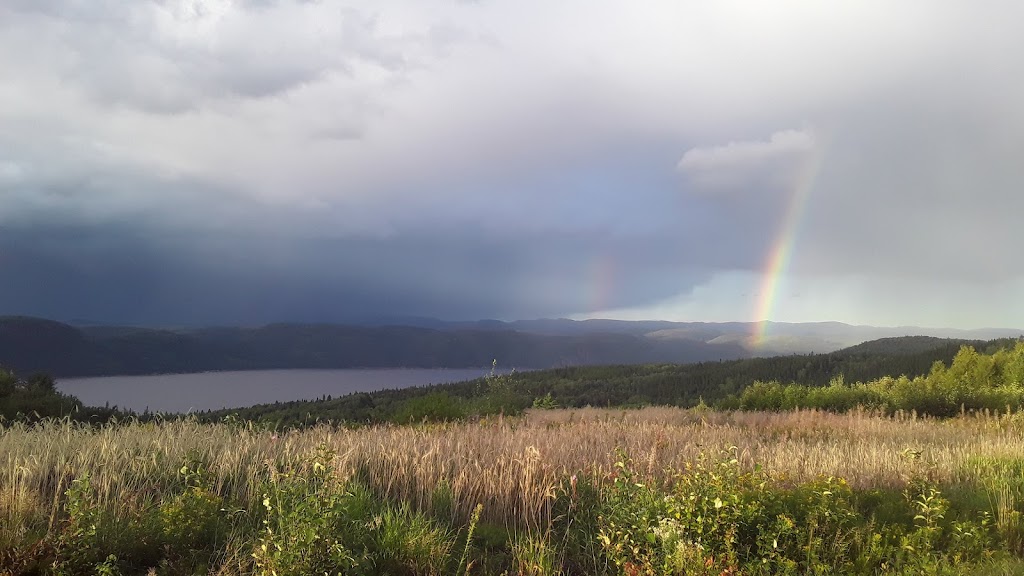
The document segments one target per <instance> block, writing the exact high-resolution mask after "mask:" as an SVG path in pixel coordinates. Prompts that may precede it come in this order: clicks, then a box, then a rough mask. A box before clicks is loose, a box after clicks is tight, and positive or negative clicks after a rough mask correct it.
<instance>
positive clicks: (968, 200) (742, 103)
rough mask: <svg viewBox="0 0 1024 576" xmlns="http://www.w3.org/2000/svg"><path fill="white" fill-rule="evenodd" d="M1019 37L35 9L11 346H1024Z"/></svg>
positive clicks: (5, 237)
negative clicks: (336, 327)
mask: <svg viewBox="0 0 1024 576" xmlns="http://www.w3.org/2000/svg"><path fill="white" fill-rule="evenodd" d="M1020 22H1024V4H1022V3H1020V2H1017V1H999V0H993V1H991V2H985V3H977V2H970V1H966V0H965V1H952V0H928V1H924V0H920V1H913V0H908V1H905V2H890V1H884V0H857V1H849V2H816V1H809V0H808V1H801V2H798V1H753V0H751V1H729V0H722V1H715V2H707V1H684V0H671V1H664V2H658V1H650V2H612V1H603V0H564V1H559V2H546V1H545V2H540V1H531V0H507V1H491V0H479V1H476V2H472V1H454V0H451V1H440V0H375V1H373V2H361V3H342V2H334V1H331V0H322V1H297V0H293V1H286V0H279V1H275V0H234V1H228V0H152V1H143V0H118V1H115V0H6V1H5V2H3V3H0V314H33V315H40V316H46V317H51V318H56V319H72V318H82V319H93V320H102V321H113V322H135V323H181V324H186V323H187V324H207V323H245V324H251V323H261V322H268V321H278V320H290V321H317V320H323V321H339V320H346V319H353V318H365V317H379V316H397V315H421V316H433V317H441V318H448V319H471V318H503V319H514V318H534V317H540V316H572V317H597V316H602V317H619V318H664V319H671V320H711V321H714V320H754V319H761V318H764V317H768V318H770V319H772V320H781V321H810V320H839V321H845V322H850V323H860V324H876V325H902V324H916V325H927V326H950V327H963V328H972V327H981V326H1002V327H1024V258H1022V257H1021V248H1020V245H1021V233H1020V231H1019V223H1020V221H1021V217H1022V215H1024V194H1022V190H1021V186H1022V183H1024V161H1022V153H1024V106H1021V105H1020V103H1021V102H1024V59H1022V58H1020V54H1021V53H1022V50H1024V46H1022V44H1024V41H1022V40H1021V39H1020V34H1019V23H1020ZM780 249H781V250H782V252H783V253H784V254H783V255H784V257H783V258H782V259H781V260H776V259H775V258H774V256H775V255H776V254H777V253H778V251H779V250H780ZM775 262H778V265H776V264H773V263H775ZM769 296H773V297H772V298H771V301H770V302H767V301H766V300H768V299H769Z"/></svg>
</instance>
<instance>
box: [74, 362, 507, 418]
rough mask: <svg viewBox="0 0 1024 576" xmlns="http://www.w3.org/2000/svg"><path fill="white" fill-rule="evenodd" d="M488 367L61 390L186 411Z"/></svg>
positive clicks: (442, 377) (93, 383)
mask: <svg viewBox="0 0 1024 576" xmlns="http://www.w3.org/2000/svg"><path fill="white" fill-rule="evenodd" d="M490 370H491V369H490V367H487V368H459V369H454V368H453V369H419V368H408V369H406V368H396V369H390V368H388V369H372V370H359V369H346V370H252V371H248V370H247V371H239V372H201V373H198V374H159V375H154V376H103V377H98V378H65V379H61V380H59V381H58V382H57V388H58V389H59V390H61V391H62V392H66V393H68V394H73V395H75V396H77V397H78V398H79V399H80V400H81V401H82V402H84V403H85V404H86V405H90V406H103V405H104V404H108V403H109V404H110V405H111V406H114V405H117V406H118V407H120V408H128V409H131V410H135V411H137V412H141V411H143V410H146V409H147V408H148V409H149V410H150V411H151V412H188V411H190V410H191V411H195V410H217V409H220V408H241V407H243V406H251V405H253V404H266V403H270V402H277V401H281V402H285V401H289V400H313V399H316V398H319V397H321V396H324V395H330V396H334V397H338V396H344V395H345V394H350V393H352V392H373V391H375V390H383V389H385V388H409V387H411V386H423V385H425V384H441V383H444V382H459V381H462V380H472V379H474V378H479V377H481V376H485V375H487V374H489V373H490Z"/></svg>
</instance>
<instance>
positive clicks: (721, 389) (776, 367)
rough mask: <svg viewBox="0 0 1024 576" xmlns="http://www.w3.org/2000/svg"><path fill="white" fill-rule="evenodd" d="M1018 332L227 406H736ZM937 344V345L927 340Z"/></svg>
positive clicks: (305, 418)
mask: <svg viewBox="0 0 1024 576" xmlns="http://www.w3.org/2000/svg"><path fill="white" fill-rule="evenodd" d="M1013 344H1014V341H1013V340H1009V339H1006V340H993V341H989V342H976V341H965V340H944V339H930V340H926V339H920V338H917V337H907V338H886V339H883V340H879V341H875V342H869V343H865V344H864V345H860V346H855V347H853V348H849V349H844V350H840V351H838V352H832V353H830V354H814V355H793V356H777V357H773V358H748V359H741V360H733V361H725V362H702V363H696V364H689V365H674V364H648V365H632V366H578V367H565V368H556V369H551V370H540V371H534V372H527V373H519V374H514V375H511V376H506V377H502V378H499V379H497V380H495V381H487V380H477V381H472V382H462V383H456V384H443V385H437V386H430V387H422V388H409V389H403V390H384V391H380V392H375V393H372V394H366V393H360V394H352V395H349V396H345V397H342V398H336V399H332V400H322V401H313V402H282V403H278V404H271V405H264V406H253V407H250V408H243V409H239V410H226V411H221V412H215V413H210V414H208V415H206V417H207V418H209V419H211V420H216V419H219V418H221V417H223V416H224V415H227V414H234V415H236V416H237V417H240V418H243V419H252V420H260V421H265V422H272V423H276V424H280V425H295V424H302V423H308V422H313V421H316V420H317V419H321V420H333V421H358V422H374V421H381V420H393V421H399V422H402V421H407V420H408V419H409V418H413V419H416V418H421V417H426V418H441V419H445V418H458V417H463V416H467V415H471V414H472V413H479V412H487V411H494V410H499V409H500V410H503V411H505V412H506V413H508V412H513V411H515V410H518V409H522V408H525V407H528V406H531V405H533V403H534V402H537V401H540V402H541V403H547V404H550V405H557V406H563V407H582V406H637V405H646V404H654V405H674V406H694V405H696V404H697V403H698V402H700V401H701V400H704V401H705V402H708V403H710V404H718V405H720V406H723V407H728V402H729V400H730V398H735V397H736V395H737V394H739V393H741V392H742V391H743V390H744V389H746V388H747V387H749V386H750V385H751V384H753V383H754V382H755V381H764V382H767V381H779V382H786V383H790V382H795V383H800V384H807V385H812V386H824V385H827V384H828V383H829V382H830V381H831V380H832V379H834V378H838V377H842V378H843V379H844V380H845V381H847V382H854V381H869V380H875V379H878V378H881V377H884V376H900V375H906V376H908V377H915V376H921V375H925V374H928V372H929V371H930V370H931V368H932V365H933V364H934V363H936V362H942V363H944V364H947V365H948V364H949V363H950V362H951V361H952V360H953V357H954V356H956V354H957V352H958V351H959V350H960V349H961V347H962V346H964V345H973V346H976V347H977V348H978V350H979V351H982V352H991V351H994V350H997V349H1000V348H1007V347H1012V346H1013ZM929 346H931V347H930V348H929ZM495 382H497V383H498V385H497V386H495Z"/></svg>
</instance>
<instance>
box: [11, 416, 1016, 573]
mask: <svg viewBox="0 0 1024 576" xmlns="http://www.w3.org/2000/svg"><path fill="white" fill-rule="evenodd" d="M0 454H4V455H5V461H4V462H3V464H2V466H3V469H2V470H0V571H3V572H5V573H9V574H45V573H57V574H143V573H152V574H197V573H203V574H205V573H216V574H278V575H287V574H296V575H298V574H715V575H720V574H722V573H725V574H825V573H829V574H832V573H849V574H920V573H949V574H958V573H966V572H967V571H973V572H978V571H982V572H983V571H989V573H1014V572H1015V571H1017V570H1018V569H1020V568H1022V567H1024V564H1022V563H1021V561H1020V558H1021V554H1022V553H1024V524H1022V522H1021V517H1020V515H1021V511H1022V509H1024V419H1022V418H1021V417H1020V416H1019V415H1017V414H1001V415H995V414H988V415H985V414H975V415H965V416H962V417H956V418H953V419H946V420H938V419H933V418H923V417H916V416H911V415H896V416H885V415H879V414H872V413H868V412H864V411H851V412H849V413H846V414H833V413H828V412H823V411H816V410H811V411H808V410H799V411H791V412H787V413H766V412H717V411H711V410H705V409H689V410H685V409H678V408H647V409H641V410H601V409H578V410H576V409H573V410H564V409H561V410H529V411H527V412H526V413H525V414H524V415H523V416H520V417H515V418H506V417H501V416H499V417H494V418H485V419H481V420H480V421H476V422H466V421H464V422H454V423H435V424H419V425H392V424H383V425H378V426H364V427H359V428H353V429H346V428H339V427H333V426H327V425H320V426H315V427H310V428H306V429H302V430H299V429H295V430H289V431H275V430H271V429H264V428H261V427H258V426H254V425H252V424H251V423H241V422H230V421H229V422H226V423H220V424H213V425H211V424H203V423H200V422H197V421H195V420H176V421H166V422H137V421H129V422H117V423H111V424H107V425H104V426H87V425H83V424H78V423H74V422H70V421H63V422H59V421H48V422H43V423H39V424H35V425H29V424H20V423H18V424H13V425H10V426H8V427H7V428H6V429H5V430H4V431H3V433H2V435H0Z"/></svg>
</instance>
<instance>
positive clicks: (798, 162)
mask: <svg viewBox="0 0 1024 576" xmlns="http://www.w3.org/2000/svg"><path fill="white" fill-rule="evenodd" d="M815 153H816V147H815V139H814V133H813V132H811V131H810V130H808V129H804V130H783V131H780V132H775V133H774V134H772V135H771V137H769V138H768V139H767V140H740V141H733V142H729V143H728V144H725V145H723V146H711V147H698V148H691V149H689V150H687V151H686V153H685V154H683V157H682V159H681V160H680V161H679V164H678V165H677V166H676V167H677V169H678V170H679V171H680V172H682V173H683V174H685V175H686V176H687V177H688V178H689V179H690V180H691V181H692V182H693V183H694V184H695V185H696V187H697V188H698V189H715V190H720V189H726V188H728V189H738V188H742V187H748V186H752V185H753V186H758V187H764V186H766V185H767V186H773V185H778V184H781V183H786V182H788V181H789V180H790V179H791V178H792V172H793V171H794V170H800V169H801V168H802V167H803V165H804V164H805V163H807V162H811V161H813V156H814V154H815Z"/></svg>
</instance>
